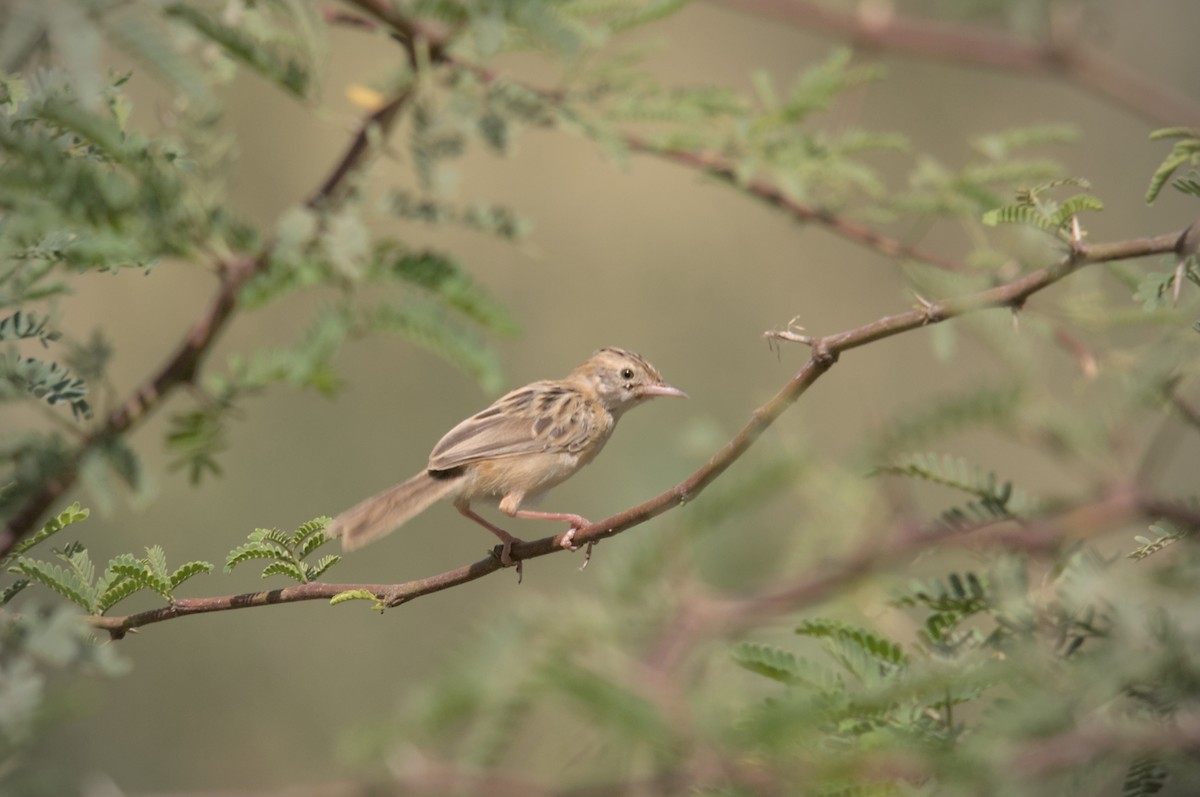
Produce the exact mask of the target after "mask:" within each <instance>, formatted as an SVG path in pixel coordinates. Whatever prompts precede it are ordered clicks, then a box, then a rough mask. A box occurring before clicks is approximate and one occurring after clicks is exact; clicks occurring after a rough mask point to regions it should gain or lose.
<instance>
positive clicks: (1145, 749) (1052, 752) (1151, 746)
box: [1010, 714, 1200, 778]
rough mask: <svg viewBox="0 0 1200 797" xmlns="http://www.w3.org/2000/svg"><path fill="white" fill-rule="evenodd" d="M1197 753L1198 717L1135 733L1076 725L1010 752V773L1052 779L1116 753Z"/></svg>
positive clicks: (1178, 718)
mask: <svg viewBox="0 0 1200 797" xmlns="http://www.w3.org/2000/svg"><path fill="white" fill-rule="evenodd" d="M1168 752H1181V753H1187V754H1190V755H1195V754H1196V753H1197V752H1200V717H1197V716H1196V715H1195V714H1191V715H1180V716H1176V717H1174V718H1173V719H1172V720H1171V721H1170V723H1169V724H1167V723H1164V724H1161V725H1155V726H1148V727H1143V728H1141V729H1139V730H1136V731H1131V730H1129V729H1121V728H1114V727H1107V728H1106V727H1096V726H1095V725H1082V724H1080V725H1077V726H1075V727H1073V728H1072V729H1071V730H1069V731H1065V732H1063V733H1060V734H1058V735H1056V736H1049V737H1042V738H1036V739H1032V740H1030V741H1029V742H1027V743H1026V744H1024V745H1021V746H1020V747H1018V748H1017V749H1016V750H1015V751H1013V754H1012V756H1011V757H1010V760H1011V761H1012V768H1013V771H1015V772H1016V773H1019V774H1020V776H1021V777H1025V778H1039V777H1045V776H1048V775H1052V774H1054V773H1055V772H1060V771H1063V770H1066V769H1069V768H1071V767H1075V766H1079V765H1081V764H1086V763H1089V762H1091V761H1095V760H1096V759H1098V758H1100V757H1102V756H1105V755H1112V754H1116V753H1122V754H1130V753H1141V754H1153V755H1162V754H1164V753H1168Z"/></svg>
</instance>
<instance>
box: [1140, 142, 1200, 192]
mask: <svg viewBox="0 0 1200 797" xmlns="http://www.w3.org/2000/svg"><path fill="white" fill-rule="evenodd" d="M1172 138H1173V139H1176V141H1175V144H1174V145H1173V146H1172V147H1171V151H1170V152H1169V153H1167V156H1166V157H1165V158H1163V161H1162V163H1160V164H1159V165H1158V168H1157V169H1155V170H1154V174H1153V175H1151V177H1150V187H1149V188H1147V189H1146V202H1147V203H1153V202H1154V200H1156V199H1158V195H1159V194H1160V193H1162V189H1163V186H1165V185H1166V184H1167V181H1168V180H1170V179H1171V177H1173V176H1174V175H1175V173H1176V172H1177V171H1179V169H1181V168H1182V167H1184V166H1189V167H1191V170H1190V174H1189V175H1188V176H1187V177H1181V178H1179V179H1177V180H1176V181H1175V183H1174V186H1175V188H1176V190H1178V191H1181V192H1183V193H1185V194H1190V195H1191V196H1197V197H1200V180H1197V179H1196V167H1197V165H1200V130H1197V129H1194V128H1191V127H1165V128H1162V129H1161V130H1155V131H1154V132H1153V133H1151V134H1150V140H1151V141H1162V140H1164V139H1172Z"/></svg>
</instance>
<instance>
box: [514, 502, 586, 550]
mask: <svg viewBox="0 0 1200 797" xmlns="http://www.w3.org/2000/svg"><path fill="white" fill-rule="evenodd" d="M500 509H502V510H503V509H504V505H503V504H501V505H500ZM507 514H509V515H512V516H513V517H519V518H527V519H529V520H562V521H565V522H567V523H570V524H571V528H569V529H567V532H566V533H565V534H563V536H562V539H561V540H559V541H558V544H559V545H561V546H562V547H564V548H566V549H567V550H568V551H577V550H579V546H577V545H576V544H575V543H574V542H572V540H574V539H575V532H577V531H579V530H580V529H581V528H583V527H584V526H587V525H588V524H589V523H590V522H591V521H589V520H588V519H587V518H585V517H583V516H582V515H573V514H571V513H569V512H535V511H533V510H531V509H514V510H513V511H511V512H508V513H507Z"/></svg>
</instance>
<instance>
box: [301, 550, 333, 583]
mask: <svg viewBox="0 0 1200 797" xmlns="http://www.w3.org/2000/svg"><path fill="white" fill-rule="evenodd" d="M340 561H342V557H341V556H339V555H338V554H329V555H327V556H322V557H321V558H320V559H318V560H317V561H316V563H315V564H311V565H308V572H307V578H306V579H305V580H306V581H313V580H315V579H318V578H320V577H321V576H322V574H324V573H325V571H326V570H328V569H329V568H331V567H333V566H334V565H336V564H337V563H338V562H340Z"/></svg>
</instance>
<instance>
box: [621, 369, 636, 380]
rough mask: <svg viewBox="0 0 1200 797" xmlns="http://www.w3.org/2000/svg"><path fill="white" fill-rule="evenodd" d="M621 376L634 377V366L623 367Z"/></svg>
mask: <svg viewBox="0 0 1200 797" xmlns="http://www.w3.org/2000/svg"><path fill="white" fill-rule="evenodd" d="M621 378H622V379H633V369H632V368H622V369H621Z"/></svg>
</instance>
